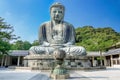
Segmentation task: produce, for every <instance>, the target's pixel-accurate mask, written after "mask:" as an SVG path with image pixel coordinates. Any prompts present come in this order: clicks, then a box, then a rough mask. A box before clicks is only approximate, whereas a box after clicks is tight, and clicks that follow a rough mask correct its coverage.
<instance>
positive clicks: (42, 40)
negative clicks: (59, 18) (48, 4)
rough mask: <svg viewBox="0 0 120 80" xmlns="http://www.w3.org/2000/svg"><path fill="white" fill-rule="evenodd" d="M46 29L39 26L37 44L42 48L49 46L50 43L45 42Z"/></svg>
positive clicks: (43, 25)
mask: <svg viewBox="0 0 120 80" xmlns="http://www.w3.org/2000/svg"><path fill="white" fill-rule="evenodd" d="M46 34H47V33H46V28H45V24H42V25H41V26H40V29H39V43H40V44H41V45H42V46H49V45H50V43H48V42H47V40H46Z"/></svg>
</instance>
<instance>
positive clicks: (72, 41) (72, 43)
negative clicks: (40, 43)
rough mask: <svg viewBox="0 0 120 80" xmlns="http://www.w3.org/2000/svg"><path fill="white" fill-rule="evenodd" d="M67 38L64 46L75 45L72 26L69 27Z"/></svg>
mask: <svg viewBox="0 0 120 80" xmlns="http://www.w3.org/2000/svg"><path fill="white" fill-rule="evenodd" d="M69 36H70V37H69V39H68V42H67V43H66V44H64V46H70V45H74V44H75V29H74V27H73V26H72V25H70V31H69Z"/></svg>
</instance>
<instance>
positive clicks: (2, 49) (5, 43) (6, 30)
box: [0, 17, 19, 65]
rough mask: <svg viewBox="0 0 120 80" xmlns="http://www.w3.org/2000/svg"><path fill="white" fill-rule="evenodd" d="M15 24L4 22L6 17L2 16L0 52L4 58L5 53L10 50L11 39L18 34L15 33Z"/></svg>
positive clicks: (0, 20)
mask: <svg viewBox="0 0 120 80" xmlns="http://www.w3.org/2000/svg"><path fill="white" fill-rule="evenodd" d="M13 31H14V29H13V26H11V25H9V24H7V23H6V22H4V19H3V18H2V17H0V54H2V56H3V59H4V55H7V53H8V51H9V50H10V43H9V42H10V41H11V40H14V39H17V38H19V37H16V35H14V34H13ZM3 59H2V64H1V65H3V61H4V60H3Z"/></svg>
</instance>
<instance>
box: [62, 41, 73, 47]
mask: <svg viewBox="0 0 120 80" xmlns="http://www.w3.org/2000/svg"><path fill="white" fill-rule="evenodd" d="M63 45H64V46H67V47H68V46H72V43H70V42H68V43H65V44H63Z"/></svg>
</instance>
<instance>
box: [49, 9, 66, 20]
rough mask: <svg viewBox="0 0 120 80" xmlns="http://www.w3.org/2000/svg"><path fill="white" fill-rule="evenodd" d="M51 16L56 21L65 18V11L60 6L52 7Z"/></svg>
mask: <svg viewBox="0 0 120 80" xmlns="http://www.w3.org/2000/svg"><path fill="white" fill-rule="evenodd" d="M51 18H52V20H55V21H61V20H62V19H63V18H64V11H63V9H61V8H60V7H52V8H51Z"/></svg>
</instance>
